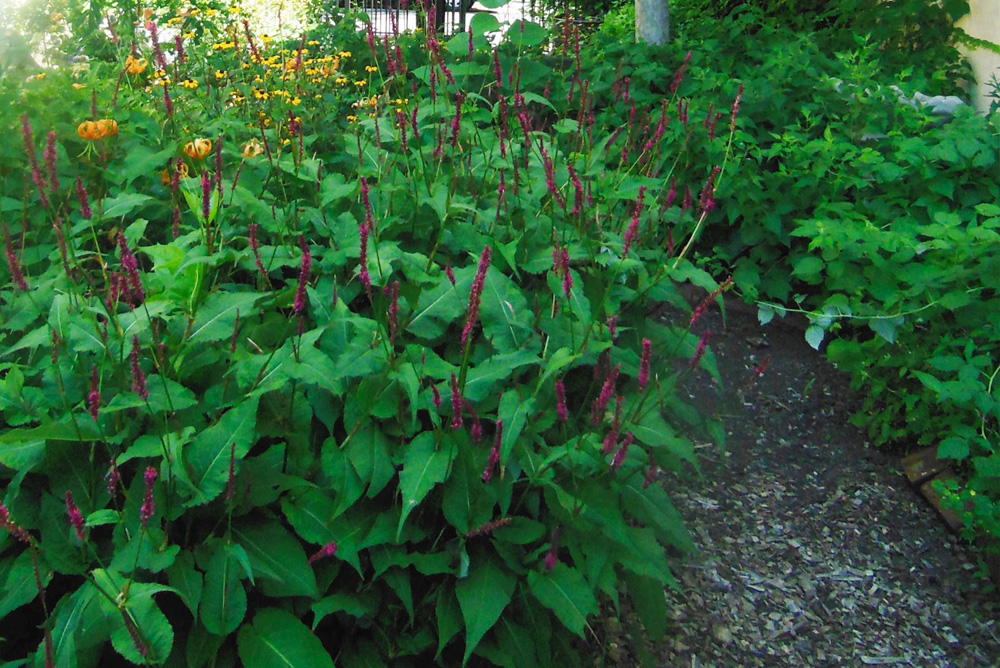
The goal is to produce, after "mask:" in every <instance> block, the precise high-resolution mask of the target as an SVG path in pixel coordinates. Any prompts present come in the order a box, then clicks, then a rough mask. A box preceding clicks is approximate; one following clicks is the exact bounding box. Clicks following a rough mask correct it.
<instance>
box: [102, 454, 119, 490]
mask: <svg viewBox="0 0 1000 668" xmlns="http://www.w3.org/2000/svg"><path fill="white" fill-rule="evenodd" d="M104 477H105V478H107V479H108V494H110V495H111V496H114V495H115V493H117V492H118V485H119V484H120V483H121V481H122V475H121V473H120V472H119V471H118V462H116V461H115V458H114V457H112V458H111V466H109V467H108V472H107V474H106V475H105V476H104Z"/></svg>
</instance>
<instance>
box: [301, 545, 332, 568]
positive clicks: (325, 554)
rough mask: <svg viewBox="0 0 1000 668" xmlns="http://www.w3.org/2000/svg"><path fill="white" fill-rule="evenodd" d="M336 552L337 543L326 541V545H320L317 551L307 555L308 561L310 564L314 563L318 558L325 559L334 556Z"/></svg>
mask: <svg viewBox="0 0 1000 668" xmlns="http://www.w3.org/2000/svg"><path fill="white" fill-rule="evenodd" d="M336 554H337V544H336V543H327V544H326V545H324V546H323V547H321V548H320V549H319V551H318V552H316V553H315V554H313V555H312V556H311V557H309V561H308V563H309V564H310V565H311V564H314V563H316V562H317V561H319V560H320V559H327V558H329V557H333V556H336Z"/></svg>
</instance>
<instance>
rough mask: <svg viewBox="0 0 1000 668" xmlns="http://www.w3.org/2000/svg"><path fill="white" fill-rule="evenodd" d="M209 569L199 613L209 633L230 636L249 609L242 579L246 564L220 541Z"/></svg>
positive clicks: (210, 560) (206, 573)
mask: <svg viewBox="0 0 1000 668" xmlns="http://www.w3.org/2000/svg"><path fill="white" fill-rule="evenodd" d="M214 547H215V551H214V552H213V554H212V557H211V558H210V559H209V562H208V568H207V569H206V570H205V587H204V589H203V590H202V596H201V604H200V605H199V608H198V612H199V617H200V619H201V623H202V624H204V625H205V629H206V630H208V632H209V633H213V634H215V635H218V636H226V635H229V634H230V633H232V632H233V631H235V630H236V629H237V628H239V626H240V623H242V622H243V617H244V615H246V612H247V594H246V591H244V589H243V583H242V582H240V573H241V572H242V570H243V569H242V567H241V566H240V564H239V562H237V560H236V558H235V557H234V556H232V555H231V554H230V553H229V552H227V551H226V549H225V546H224V545H223V544H222V543H221V542H218V543H216V544H215V546H214Z"/></svg>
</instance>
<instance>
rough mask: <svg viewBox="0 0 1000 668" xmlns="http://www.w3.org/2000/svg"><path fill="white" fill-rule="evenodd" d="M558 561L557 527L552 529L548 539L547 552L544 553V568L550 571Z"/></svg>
mask: <svg viewBox="0 0 1000 668" xmlns="http://www.w3.org/2000/svg"><path fill="white" fill-rule="evenodd" d="M557 563H559V527H556V528H555V529H553V530H552V538H550V539H549V553H548V554H547V555H545V570H547V571H551V570H552V569H553V568H555V567H556V564H557Z"/></svg>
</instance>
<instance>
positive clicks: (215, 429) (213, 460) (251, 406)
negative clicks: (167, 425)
mask: <svg viewBox="0 0 1000 668" xmlns="http://www.w3.org/2000/svg"><path fill="white" fill-rule="evenodd" d="M256 421H257V398H253V399H249V400H246V401H244V402H243V403H241V404H240V405H238V406H236V407H235V408H233V409H232V410H230V411H229V412H227V413H226V414H225V415H223V416H222V419H220V420H219V421H218V422H217V423H216V424H214V425H212V426H211V427H209V428H208V429H206V430H204V431H203V432H201V433H200V434H198V437H197V438H195V440H194V442H193V443H192V444H191V445H190V446H188V448H187V453H186V454H187V463H188V466H189V469H190V472H191V482H192V483H193V484H194V486H195V487H196V488H197V491H196V496H195V497H194V498H193V499H191V500H190V501H188V502H187V504H186V505H188V506H199V505H202V504H204V503H208V502H209V501H211V500H212V499H214V498H215V497H217V496H218V495H219V494H220V493H221V492H222V490H223V489H225V487H226V482H227V480H228V479H229V460H230V455H231V454H232V449H231V446H232V444H233V443H235V444H236V451H235V457H236V460H237V461H240V460H242V459H243V458H244V457H246V456H247V453H248V452H250V448H251V447H252V446H253V443H254V441H255V439H254V426H255V425H256Z"/></svg>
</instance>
